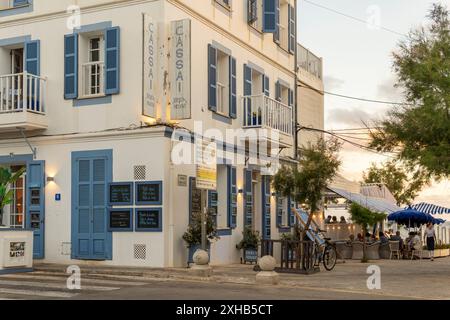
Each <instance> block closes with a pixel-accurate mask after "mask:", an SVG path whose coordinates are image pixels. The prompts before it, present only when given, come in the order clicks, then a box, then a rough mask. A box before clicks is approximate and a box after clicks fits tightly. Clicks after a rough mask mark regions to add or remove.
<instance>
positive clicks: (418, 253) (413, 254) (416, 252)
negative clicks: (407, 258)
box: [411, 243, 423, 260]
mask: <svg viewBox="0 0 450 320" xmlns="http://www.w3.org/2000/svg"><path fill="white" fill-rule="evenodd" d="M419 247H420V248H422V244H421V243H419V244H418V245H417V248H419ZM422 256H423V249H414V248H413V249H412V250H411V260H413V259H414V257H418V258H419V259H420V260H422Z"/></svg>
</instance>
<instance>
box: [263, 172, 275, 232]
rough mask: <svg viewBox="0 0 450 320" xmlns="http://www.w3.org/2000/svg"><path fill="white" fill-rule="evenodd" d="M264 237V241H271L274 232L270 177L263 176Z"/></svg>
mask: <svg viewBox="0 0 450 320" xmlns="http://www.w3.org/2000/svg"><path fill="white" fill-rule="evenodd" d="M261 195H262V236H263V239H265V240H269V239H270V237H271V235H272V232H271V229H272V217H271V209H270V196H271V194H270V177H269V176H262V188H261Z"/></svg>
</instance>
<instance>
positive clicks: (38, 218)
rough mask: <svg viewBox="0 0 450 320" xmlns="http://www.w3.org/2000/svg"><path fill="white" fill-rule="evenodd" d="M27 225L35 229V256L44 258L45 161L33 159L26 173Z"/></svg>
mask: <svg viewBox="0 0 450 320" xmlns="http://www.w3.org/2000/svg"><path fill="white" fill-rule="evenodd" d="M26 181H27V183H26V188H27V191H26V192H27V194H26V199H27V206H26V220H25V221H26V227H27V228H28V229H31V230H33V258H34V259H43V258H44V231H45V228H44V226H45V225H44V223H45V162H44V161H31V162H28V164H27V175H26Z"/></svg>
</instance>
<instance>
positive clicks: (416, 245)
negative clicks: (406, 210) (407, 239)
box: [411, 232, 422, 250]
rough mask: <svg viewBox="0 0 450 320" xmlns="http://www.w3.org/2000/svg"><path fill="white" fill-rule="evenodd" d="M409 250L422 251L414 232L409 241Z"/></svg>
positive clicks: (420, 242)
mask: <svg viewBox="0 0 450 320" xmlns="http://www.w3.org/2000/svg"><path fill="white" fill-rule="evenodd" d="M411 249H413V250H422V241H421V240H420V237H419V235H418V234H417V232H414V236H413V238H412V240H411Z"/></svg>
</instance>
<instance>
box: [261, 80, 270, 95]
mask: <svg viewBox="0 0 450 320" xmlns="http://www.w3.org/2000/svg"><path fill="white" fill-rule="evenodd" d="M263 92H264V94H265V96H266V97H270V79H269V77H268V76H264V77H263Z"/></svg>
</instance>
